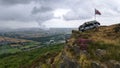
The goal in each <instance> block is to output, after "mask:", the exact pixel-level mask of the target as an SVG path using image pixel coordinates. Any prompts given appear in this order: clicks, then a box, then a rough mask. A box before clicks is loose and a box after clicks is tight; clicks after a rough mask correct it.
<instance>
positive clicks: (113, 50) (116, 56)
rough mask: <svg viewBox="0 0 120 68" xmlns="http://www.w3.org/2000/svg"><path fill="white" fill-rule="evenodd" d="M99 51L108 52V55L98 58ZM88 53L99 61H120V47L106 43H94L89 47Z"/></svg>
mask: <svg viewBox="0 0 120 68" xmlns="http://www.w3.org/2000/svg"><path fill="white" fill-rule="evenodd" d="M97 49H102V50H106V54H105V55H104V56H102V57H99V56H96V55H95V52H96V50H97ZM88 52H89V53H90V58H91V59H93V60H99V61H108V60H116V61H120V45H114V44H107V43H104V42H92V43H90V45H89V49H88Z"/></svg>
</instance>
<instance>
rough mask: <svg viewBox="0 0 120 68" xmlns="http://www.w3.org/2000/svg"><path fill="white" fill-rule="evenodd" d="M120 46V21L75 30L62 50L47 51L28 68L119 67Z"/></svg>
mask: <svg viewBox="0 0 120 68" xmlns="http://www.w3.org/2000/svg"><path fill="white" fill-rule="evenodd" d="M119 49H120V24H115V25H110V26H100V27H98V28H95V29H90V30H87V31H84V32H80V31H78V30H72V34H71V38H70V39H68V40H67V41H66V44H65V45H64V48H63V49H62V50H61V51H60V52H59V53H57V54H56V53H53V54H51V53H50V54H49V53H46V54H45V55H44V57H39V58H38V59H36V60H35V61H33V62H32V64H31V65H28V68H36V67H40V68H120V62H119V61H120V58H119V57H120V50H119ZM45 57H47V58H45Z"/></svg>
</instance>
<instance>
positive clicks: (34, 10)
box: [32, 6, 53, 14]
mask: <svg viewBox="0 0 120 68" xmlns="http://www.w3.org/2000/svg"><path fill="white" fill-rule="evenodd" d="M52 10H53V9H52V8H50V7H44V6H41V7H40V8H37V7H34V8H33V10H32V14H37V13H45V12H49V11H52Z"/></svg>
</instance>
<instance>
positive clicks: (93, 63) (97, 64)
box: [91, 62, 101, 68]
mask: <svg viewBox="0 0 120 68" xmlns="http://www.w3.org/2000/svg"><path fill="white" fill-rule="evenodd" d="M91 67H92V68H101V67H100V64H99V63H97V62H92V63H91Z"/></svg>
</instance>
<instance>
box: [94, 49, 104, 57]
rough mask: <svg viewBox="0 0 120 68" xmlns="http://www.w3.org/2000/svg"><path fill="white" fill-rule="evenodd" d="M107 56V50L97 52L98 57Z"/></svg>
mask: <svg viewBox="0 0 120 68" xmlns="http://www.w3.org/2000/svg"><path fill="white" fill-rule="evenodd" d="M105 54H106V50H102V49H97V50H96V55H97V56H100V57H101V56H104V55H105Z"/></svg>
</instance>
